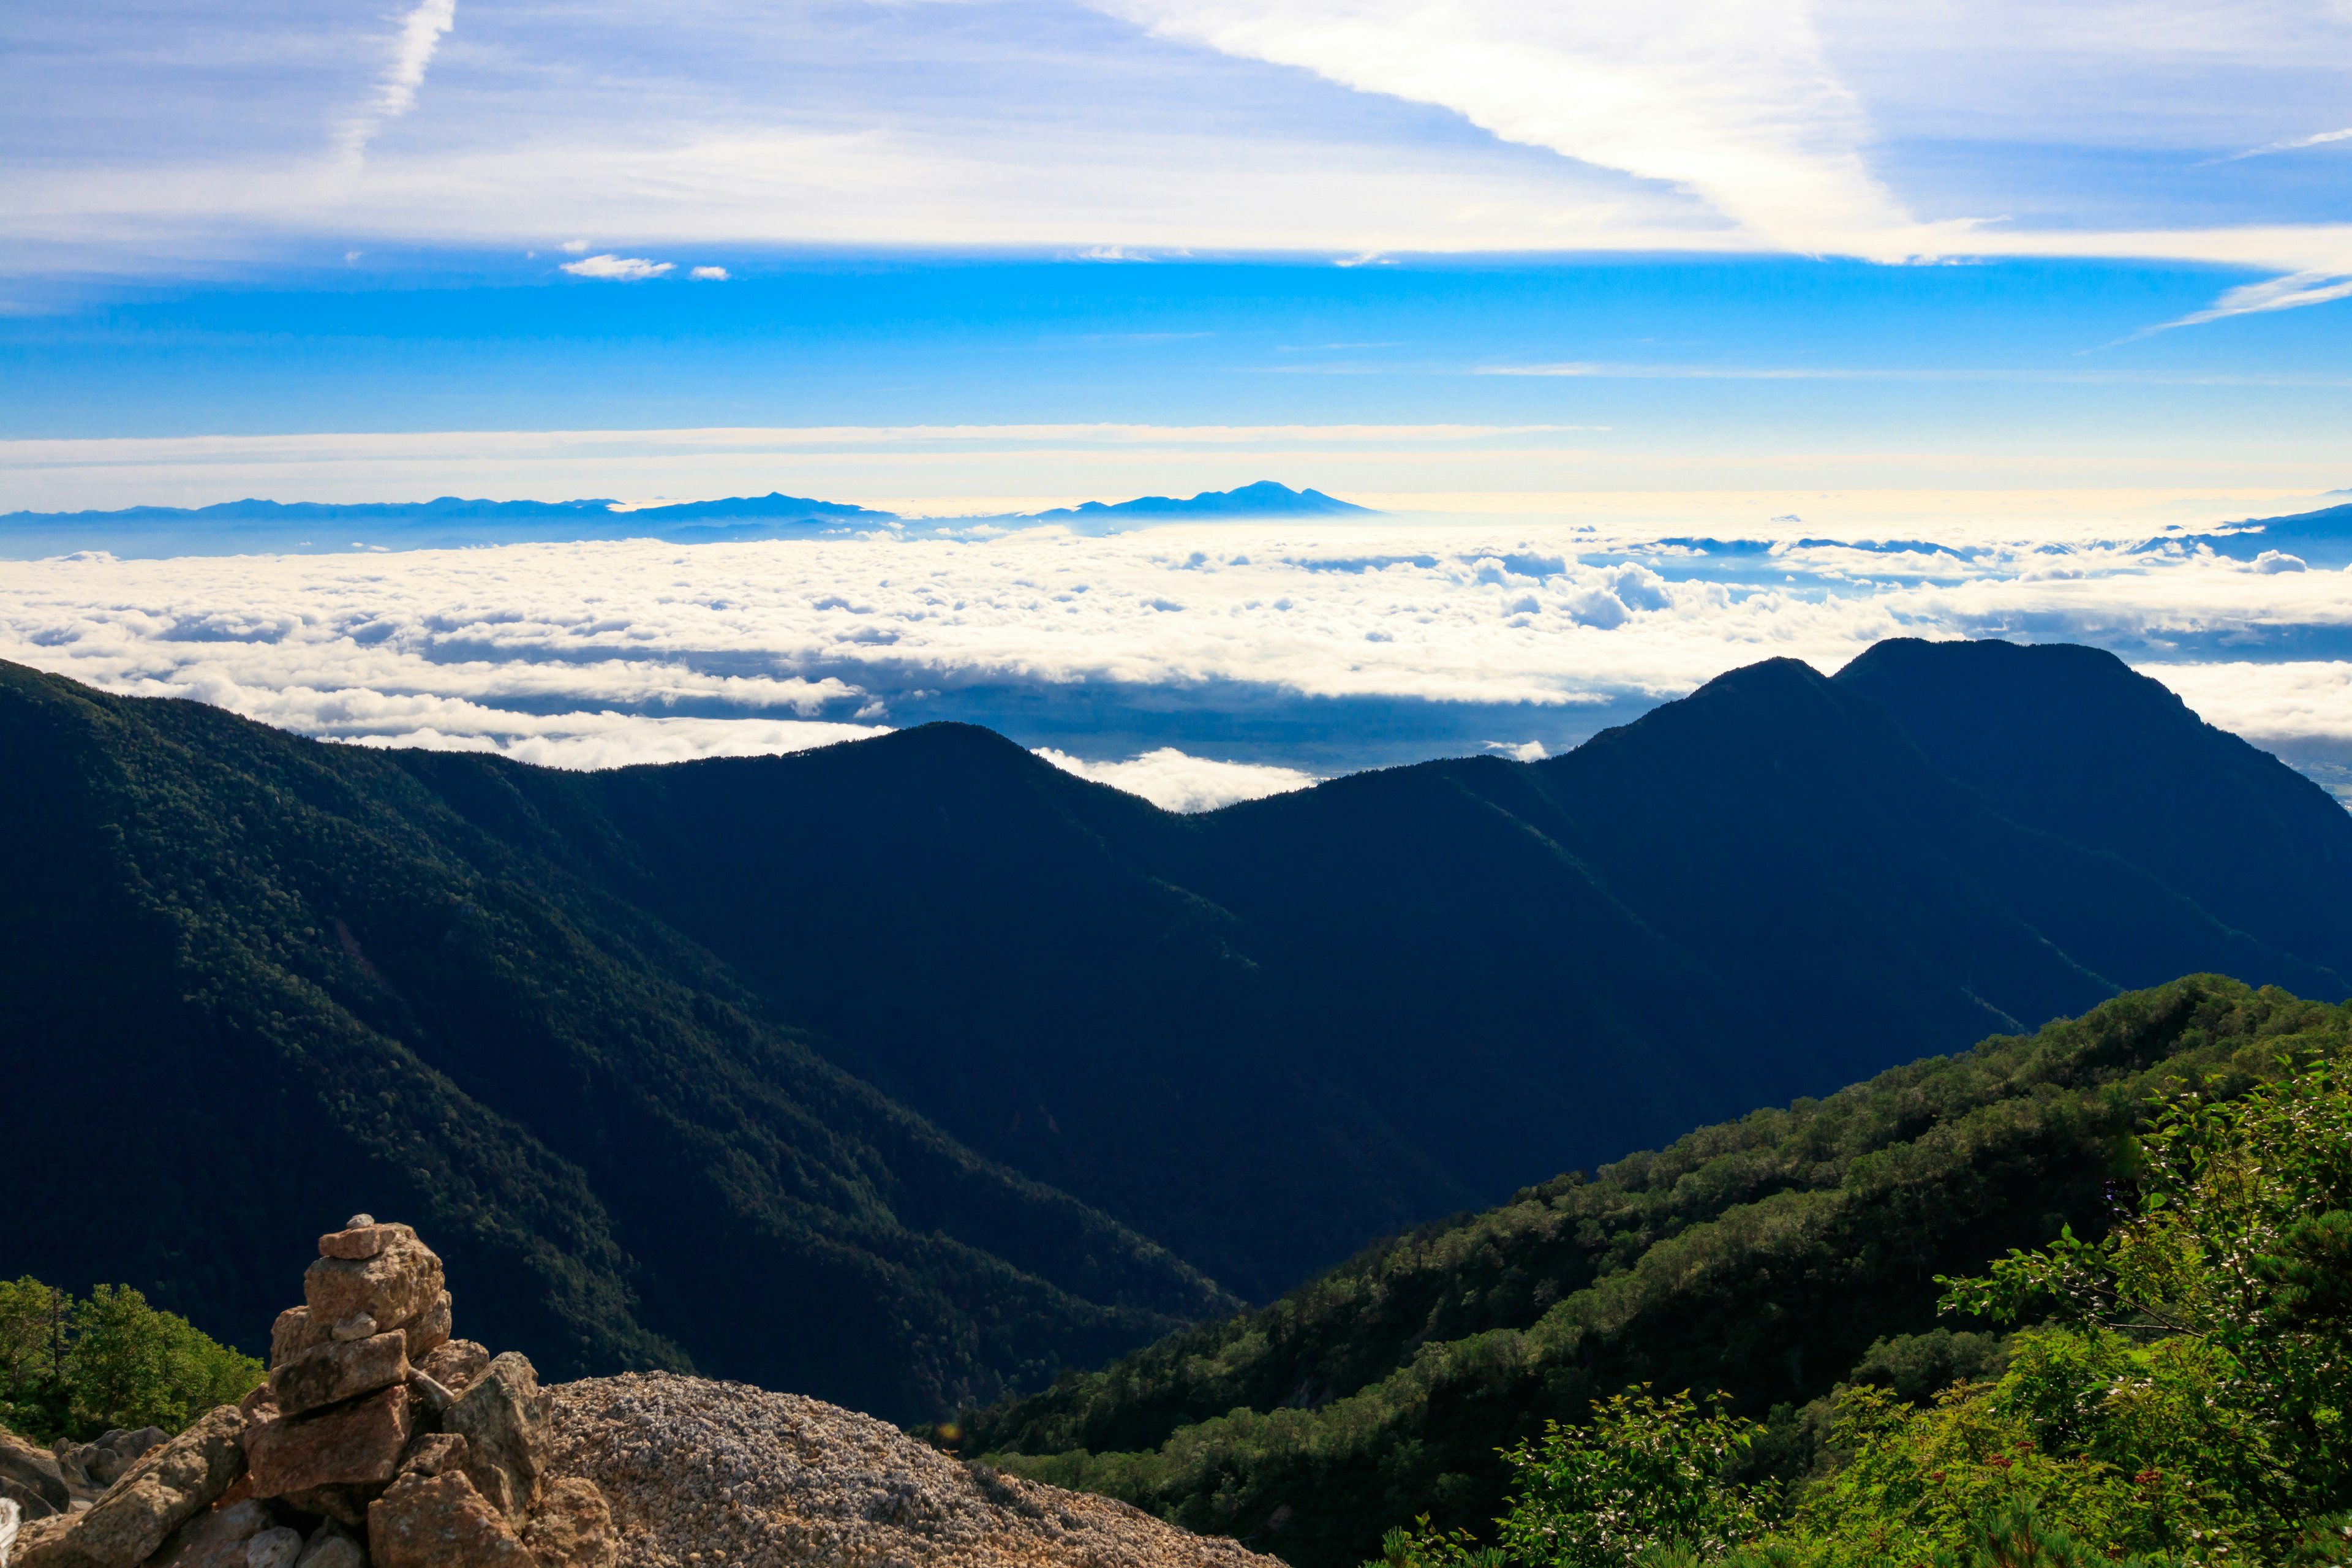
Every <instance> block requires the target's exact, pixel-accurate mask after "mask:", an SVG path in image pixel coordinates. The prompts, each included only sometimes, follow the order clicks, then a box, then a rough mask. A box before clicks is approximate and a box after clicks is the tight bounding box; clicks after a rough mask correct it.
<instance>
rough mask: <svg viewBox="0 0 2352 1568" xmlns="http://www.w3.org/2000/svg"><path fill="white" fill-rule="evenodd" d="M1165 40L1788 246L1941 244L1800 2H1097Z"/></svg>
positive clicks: (1890, 249) (1884, 250) (1878, 251)
mask: <svg viewBox="0 0 2352 1568" xmlns="http://www.w3.org/2000/svg"><path fill="white" fill-rule="evenodd" d="M1100 3H1101V4H1102V5H1104V8H1105V9H1108V10H1110V11H1112V12H1114V13H1115V14H1118V15H1120V16H1127V17H1129V18H1130V19H1132V20H1134V21H1137V22H1139V23H1140V24H1142V25H1144V26H1148V27H1150V28H1151V29H1152V30H1153V31H1154V32H1156V33H1158V34H1160V35H1161V36H1163V37H1172V38H1182V39H1185V40H1188V41H1192V42H1197V43H1202V44H1206V45H1208V46H1209V47H1212V48H1215V49H1218V50H1221V51H1223V53H1226V54H1230V55H1238V56H1242V57H1244V58H1253V59H1261V60H1267V61H1271V62H1273V63H1276V64H1278V65H1286V66H1297V67H1301V68H1305V69H1307V70H1311V71H1314V72H1316V73H1317V74H1318V75H1320V76H1323V77H1325V78H1328V79H1330V80H1332V81H1336V82H1339V83H1340V84H1341V85H1343V86H1346V87H1350V88H1354V89H1359V90H1360V91H1367V92H1377V93H1386V94H1390V95H1392V96H1395V97H1399V98H1404V99H1409V100H1414V101H1416V102H1423V103H1433V104H1437V105H1440V106H1442V107H1444V108H1446V109H1451V110H1454V111H1456V112H1457V113H1459V114H1461V115H1462V116H1464V117H1465V119H1467V120H1469V121H1471V122H1472V123H1473V124H1475V125H1477V126H1479V127H1480V128H1481V129H1484V130H1486V131H1490V132H1494V133H1495V134H1496V135H1497V136H1499V137H1501V138H1503V139H1504V140H1506V141H1509V142H1524V143H1526V144H1528V145H1529V146H1535V147H1544V148H1549V150H1551V151H1552V152H1555V153H1562V154H1564V155H1566V156H1568V157H1570V158H1574V159H1577V160H1580V161H1581V162H1583V163H1592V164H1597V165H1600V166H1601V167H1603V168H1608V169H1615V170H1620V171H1622V172H1623V173H1625V174H1632V175H1634V176H1636V177H1637V178H1640V179H1644V180H1656V181H1662V182H1664V183H1666V184H1671V185H1674V186H1676V187H1678V188H1680V189H1683V190H1686V191H1689V192H1691V193H1693V194H1695V195H1697V196H1699V197H1700V198H1701V199H1702V200H1704V201H1706V203H1707V204H1708V205H1710V206H1712V207H1713V208H1715V210H1716V211H1717V212H1719V213H1721V214H1723V215H1724V216H1727V217H1728V218H1730V219H1731V220H1732V221H1733V222H1734V223H1736V224H1738V225H1739V226H1741V227H1742V228H1744V229H1746V230H1747V231H1748V233H1750V234H1751V235H1753V236H1755V237H1757V238H1758V239H1759V240H1760V241H1761V242H1763V243H1764V244H1766V245H1769V246H1770V247H1774V248H1781V249H1790V250H1800V251H1817V252H1818V251H1835V252H1839V253H1843V254H1859V255H1873V256H1879V257H1882V258H1901V257H1903V256H1906V255H1910V254H1913V253H1916V252H1917V251H1919V250H1921V249H1923V248H1929V246H1928V245H1927V243H1926V242H1927V239H1928V235H1927V231H1926V230H1925V229H1923V228H1921V226H1919V225H1917V224H1916V220H1914V219H1913V218H1912V217H1911V216H1910V215H1909V214H1908V213H1906V211H1904V209H1903V207H1902V206H1901V205H1900V204H1899V203H1898V202H1897V201H1896V200H1895V198H1894V197H1893V196H1892V195H1889V193H1888V192H1887V190H1886V189H1885V186H1884V185H1883V184H1881V183H1880V182H1879V181H1878V180H1877V179H1876V178H1875V177H1874V175H1873V174H1871V172H1870V170H1869V168H1868V167H1867V166H1866V164H1865V163H1864V158H1863V148H1864V144H1865V143H1866V142H1868V140H1869V137H1870V127H1869V123H1868V120H1867V117H1866V116H1865V115H1864V112H1863V109H1862V105H1861V104H1860V102H1859V101H1858V100H1856V98H1855V97H1854V95H1853V92H1852V91H1851V90H1849V89H1847V88H1846V86H1845V85H1844V84H1843V82H1842V81H1840V80H1839V79H1837V77H1836V75H1835V73H1834V72H1832V69H1831V68H1830V67H1829V65H1828V63H1827V61H1826V60H1825V58H1824V57H1823V54H1822V46H1821V39H1820V37H1819V36H1818V34H1817V33H1816V31H1815V28H1814V25H1813V16H1812V13H1811V7H1810V6H1809V5H1806V4H1805V3H1804V0H1692V3H1689V4H1685V5H1680V6H1677V7H1675V8H1674V10H1673V11H1672V12H1671V13H1661V12H1658V11H1654V10H1646V9H1643V8H1641V7H1627V6H1607V5H1525V4H1522V3H1519V0H1453V3H1451V4H1443V5H1441V4H1434V3H1433V0H1100Z"/></svg>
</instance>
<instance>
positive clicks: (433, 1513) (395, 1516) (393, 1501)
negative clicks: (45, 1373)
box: [0, 1215, 620, 1568]
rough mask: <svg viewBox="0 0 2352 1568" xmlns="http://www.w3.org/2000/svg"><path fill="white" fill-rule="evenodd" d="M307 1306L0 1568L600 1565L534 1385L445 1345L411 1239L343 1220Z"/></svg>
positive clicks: (324, 1248) (502, 1362)
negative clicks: (555, 1469) (242, 1369)
mask: <svg viewBox="0 0 2352 1568" xmlns="http://www.w3.org/2000/svg"><path fill="white" fill-rule="evenodd" d="M302 1293H303V1297H304V1304H303V1305H301V1306H299V1307H295V1308H291V1309H289V1310H287V1311H285V1312H281V1313H280V1314H278V1322H277V1324H276V1326H275V1328H274V1329H273V1330H272V1331H271V1334H270V1343H269V1381H268V1382H267V1383H266V1384H262V1386H261V1387H259V1388H257V1389H255V1390H254V1391H253V1393H252V1394H248V1395H247V1396H246V1400H245V1403H244V1404H243V1405H222V1406H220V1407H219V1408H218V1409H215V1410H214V1411H212V1412H211V1413H210V1414H209V1415H205V1417H204V1418H203V1419H201V1420H199V1421H197V1422H196V1423H195V1424H194V1426H190V1427H189V1428H188V1429H187V1430H186V1431H185V1432H183V1433H181V1434H180V1435H179V1436H177V1437H174V1438H173V1439H172V1440H171V1441H169V1442H167V1443H164V1444H163V1445H162V1446H160V1447H155V1448H153V1449H152V1451H150V1452H148V1453H147V1454H146V1455H145V1456H144V1457H143V1458H140V1459H138V1460H137V1461H135V1462H134V1463H132V1464H131V1465H130V1466H128V1467H127V1468H124V1469H123V1470H122V1472H121V1475H120V1476H119V1477H118V1478H116V1479H115V1480H114V1481H113V1484H112V1485H111V1486H110V1487H109V1488H108V1489H107V1490H106V1491H105V1493H104V1494H103V1495H102V1496H100V1498H98V1500H96V1501H95V1502H93V1503H91V1504H90V1505H89V1507H88V1508H87V1509H82V1510H76V1511H73V1512H70V1513H59V1514H57V1515H55V1516H53V1517H50V1518H46V1519H40V1520H35V1521H29V1522H27V1523H26V1524H24V1525H23V1526H22V1527H21V1529H20V1532H19V1535H18V1538H17V1540H16V1545H15V1549H14V1551H13V1552H8V1553H7V1554H6V1555H5V1557H0V1568H138V1565H140V1564H145V1565H147V1568H367V1565H368V1564H370V1563H373V1564H374V1565H375V1568H614V1563H616V1562H617V1561H618V1557H619V1550H620V1548H619V1540H618V1537H617V1536H616V1535H615V1533H614V1528H613V1517H612V1510H610V1508H608V1507H607V1506H606V1503H605V1500H604V1494H603V1493H602V1492H600V1491H599V1490H598V1489H597V1488H596V1485H595V1483H594V1482H593V1481H589V1480H584V1479H579V1478H576V1477H572V1478H557V1477H553V1476H551V1475H549V1474H548V1450H549V1437H548V1430H547V1419H548V1407H547V1400H546V1398H545V1396H543V1395H542V1394H541V1393H540V1388H539V1375H538V1373H536V1372H535V1371H534V1370H533V1369H532V1367H531V1364H530V1362H529V1361H528V1360H526V1359H525V1358H524V1357H522V1356H521V1355H519V1354H517V1353H516V1352H512V1351H509V1352H507V1353H505V1354H504V1355H499V1356H492V1355H491V1354H490V1352H488V1350H486V1349H485V1348H484V1347H482V1346H481V1345H478V1344H476V1343H475V1342H472V1341H470V1340H458V1339H452V1338H450V1327H451V1324H450V1313H449V1292H448V1291H447V1290H446V1289H444V1287H443V1281H442V1271H441V1259H440V1258H437V1257H436V1256H435V1255H434V1253H433V1250H432V1248H430V1247H426V1246H425V1244H424V1243H423V1242H422V1241H419V1240H418V1239H417V1237H416V1233H415V1231H414V1230H412V1229H410V1228H409V1227H408V1226H404V1225H379V1224H377V1223H376V1221H375V1220H374V1218H373V1216H371V1215H353V1216H352V1219H351V1220H350V1222H349V1223H347V1224H346V1225H345V1226H344V1227H343V1228H342V1229H341V1230H338V1231H334V1232H332V1233H331V1234H329V1235H326V1236H322V1237H320V1238H319V1260H318V1261H317V1262H315V1263H313V1264H311V1265H310V1269H309V1271H308V1272H307V1273H305V1274H304V1275H303V1277H302Z"/></svg>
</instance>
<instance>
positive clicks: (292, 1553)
mask: <svg viewBox="0 0 2352 1568" xmlns="http://www.w3.org/2000/svg"><path fill="white" fill-rule="evenodd" d="M301 1555H302V1538H301V1537H300V1536H299V1535H298V1534H296V1533H295V1532H294V1531H290V1530H288V1529H287V1528H286V1527H285V1526H283V1525H279V1526H278V1527H277V1528H275V1529H272V1530H265V1531H262V1532H261V1533H260V1534H258V1535H257V1536H255V1537H254V1538H253V1539H252V1540H251V1541H248V1542H246V1543H245V1568H294V1563H295V1562H296V1560H297V1559H299V1557H300V1556H301Z"/></svg>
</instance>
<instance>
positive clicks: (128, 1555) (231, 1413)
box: [25, 1405, 246, 1568]
mask: <svg viewBox="0 0 2352 1568" xmlns="http://www.w3.org/2000/svg"><path fill="white" fill-rule="evenodd" d="M245 1425H246V1423H245V1415H244V1413H243V1412H242V1411H240V1410H238V1409H237V1407H236V1405H221V1406H219V1407H218V1408H217V1409H215V1410H213V1411H211V1412H209V1413H207V1414H206V1415H205V1416H204V1417H203V1418H202V1419H201V1420H199V1421H197V1422H196V1424H195V1425H194V1426H191V1427H189V1428H188V1429H187V1430H186V1431H185V1432H183V1433H181V1434H180V1435H179V1436H177V1437H174V1438H173V1439H172V1440H171V1441H170V1442H168V1443H166V1444H164V1445H163V1447H160V1448H157V1449H155V1450H154V1451H153V1452H152V1453H150V1454H148V1455H147V1456H146V1457H145V1458H142V1459H140V1460H139V1461H138V1462H136V1463H135V1464H133V1465H132V1466H131V1468H129V1469H127V1470H125V1471H123V1473H122V1476H121V1479H119V1480H117V1481H116V1482H115V1483H114V1485H113V1486H111V1487H110V1488H108V1489H107V1492H106V1495H105V1496H104V1497H101V1498H100V1499H99V1500H98V1501H96V1502H95V1503H92V1504H91V1505H90V1507H89V1511H88V1512H86V1513H80V1514H76V1515H73V1516H71V1518H70V1519H69V1521H68V1529H67V1530H65V1531H63V1532H61V1533H60V1534H59V1535H58V1537H57V1538H56V1541H55V1544H54V1547H53V1548H52V1549H51V1550H53V1551H54V1552H55V1553H56V1555H55V1556H54V1558H53V1559H50V1560H51V1561H54V1563H56V1564H58V1568H64V1565H66V1564H69V1563H79V1562H88V1563H96V1564H98V1565H99V1568H132V1565H133V1564H135V1563H143V1562H145V1561H146V1560H147V1559H148V1558H149V1557H151V1556H152V1555H154V1553H155V1550H156V1548H158V1547H160V1546H162V1545H163V1542H164V1539H165V1538H166V1537H167V1536H169V1535H170V1534H171V1533H172V1532H173V1531H175V1530H177V1529H179V1528H180V1526H182V1525H183V1524H185V1523H186V1522H187V1521H189V1520H191V1519H193V1518H194V1517H195V1516H196V1515H197V1514H198V1513H200V1512H202V1511H203V1510H205V1509H207V1508H210V1507H211V1506H212V1505H213V1503H214V1501H215V1500H216V1499H218V1498H219V1497H220V1495H221V1494H222V1493H223V1492H225V1491H226V1490H227V1489H228V1488H229V1483H230V1482H232V1481H234V1480H236V1478H237V1476H238V1474H239V1473H240V1472H242V1471H243V1470H244V1468H245V1452H244V1449H243V1448H242V1447H239V1444H238V1439H239V1438H240V1437H241V1436H243V1435H244V1432H245ZM44 1522H46V1521H44ZM25 1563H26V1568H41V1565H40V1564H39V1563H36V1561H35V1559H34V1558H33V1555H32V1554H31V1553H30V1552H27V1553H25Z"/></svg>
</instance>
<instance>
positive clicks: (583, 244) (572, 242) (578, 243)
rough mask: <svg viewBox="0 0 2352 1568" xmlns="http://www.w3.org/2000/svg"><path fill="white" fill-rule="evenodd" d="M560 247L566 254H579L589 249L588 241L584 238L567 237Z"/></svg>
mask: <svg viewBox="0 0 2352 1568" xmlns="http://www.w3.org/2000/svg"><path fill="white" fill-rule="evenodd" d="M558 248H559V249H561V250H562V252H563V253H564V254H565V255H566V256H579V255H583V254H584V253H585V252H586V251H587V249H588V242H587V241H586V240H584V239H567V240H565V241H564V242H563V243H562V246H560V247H558Z"/></svg>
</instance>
